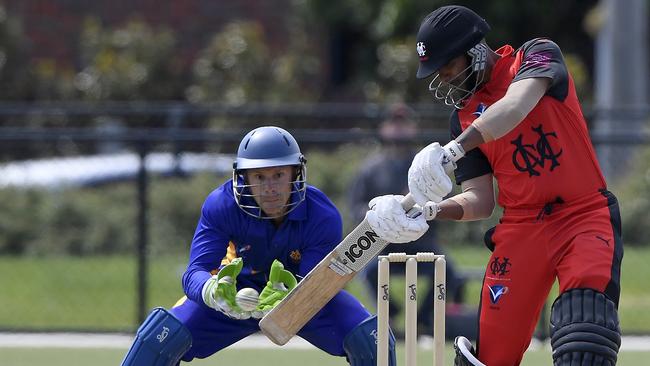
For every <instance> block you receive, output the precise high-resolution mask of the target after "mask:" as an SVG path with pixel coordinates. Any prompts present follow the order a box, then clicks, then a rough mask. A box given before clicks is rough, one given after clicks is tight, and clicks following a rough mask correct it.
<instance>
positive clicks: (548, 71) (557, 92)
mask: <svg viewBox="0 0 650 366" xmlns="http://www.w3.org/2000/svg"><path fill="white" fill-rule="evenodd" d="M519 50H520V51H522V52H523V53H524V56H523V61H522V62H521V65H520V66H519V70H518V71H517V74H516V75H515V78H514V79H513V80H512V82H515V81H518V80H522V79H528V78H549V79H551V86H550V87H549V88H548V90H547V91H546V95H548V96H550V97H553V98H555V99H557V100H559V101H563V100H564V99H565V98H566V97H567V95H568V93H569V73H568V71H567V68H566V64H565V63H564V57H562V51H560V47H558V45H557V44H555V42H553V41H551V40H548V39H544V38H536V39H533V40H531V41H528V42H526V43H524V45H523V46H521V48H520V49H519Z"/></svg>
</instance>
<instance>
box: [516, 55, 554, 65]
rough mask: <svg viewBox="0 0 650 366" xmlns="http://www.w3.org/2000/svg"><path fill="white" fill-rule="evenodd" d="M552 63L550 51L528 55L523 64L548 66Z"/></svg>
mask: <svg viewBox="0 0 650 366" xmlns="http://www.w3.org/2000/svg"><path fill="white" fill-rule="evenodd" d="M550 63H551V54H550V53H549V52H535V53H531V54H530V55H526V57H525V58H524V62H523V63H522V64H523V65H522V66H530V67H547V66H548V65H549V64H550Z"/></svg>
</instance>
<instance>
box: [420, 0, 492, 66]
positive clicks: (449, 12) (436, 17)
mask: <svg viewBox="0 0 650 366" xmlns="http://www.w3.org/2000/svg"><path fill="white" fill-rule="evenodd" d="M489 30H490V26H489V25H488V24H487V22H486V21H485V20H484V19H483V18H481V17H480V16H479V15H478V14H476V13H475V12H474V11H472V10H470V9H468V8H466V7H464V6H459V5H450V6H443V7H441V8H438V9H436V10H434V11H433V12H432V13H430V14H429V15H427V16H426V18H424V20H423V21H422V24H420V30H419V31H418V35H417V37H416V42H417V47H416V48H417V52H418V56H419V57H420V67H419V68H418V72H417V78H418V79H424V78H426V77H429V76H431V74H433V73H434V72H436V71H438V69H440V68H441V67H442V66H444V65H446V64H447V63H448V62H449V61H451V60H452V59H454V58H456V57H458V56H460V55H462V54H463V53H465V52H467V51H469V50H470V48H472V47H474V46H475V45H476V44H478V43H479V42H480V41H481V40H482V39H483V38H484V37H485V35H486V34H487V32H488V31H489Z"/></svg>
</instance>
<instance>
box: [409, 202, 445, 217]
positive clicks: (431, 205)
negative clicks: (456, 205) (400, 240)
mask: <svg viewBox="0 0 650 366" xmlns="http://www.w3.org/2000/svg"><path fill="white" fill-rule="evenodd" d="M413 209H416V210H419V211H420V212H421V213H422V216H424V219H425V220H427V221H431V220H433V219H435V218H436V216H438V212H440V205H438V204H437V203H435V202H433V201H429V202H427V203H426V204H425V205H424V207H420V205H417V204H416V205H415V206H413ZM413 209H411V211H409V215H414V213H413Z"/></svg>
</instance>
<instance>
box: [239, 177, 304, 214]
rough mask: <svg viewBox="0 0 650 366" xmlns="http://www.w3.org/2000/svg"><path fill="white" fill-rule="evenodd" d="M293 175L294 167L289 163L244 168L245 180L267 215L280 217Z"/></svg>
mask: <svg viewBox="0 0 650 366" xmlns="http://www.w3.org/2000/svg"><path fill="white" fill-rule="evenodd" d="M294 175H295V168H294V167H293V166H291V165H285V166H278V167H270V168H257V169H248V170H246V173H245V176H246V182H247V183H248V184H249V188H250V190H251V194H252V196H253V198H254V199H255V202H256V203H257V205H258V206H259V207H260V208H261V209H262V211H264V213H265V214H266V215H267V216H270V217H280V216H283V215H284V214H285V212H286V210H287V203H288V201H289V199H290V198H291V191H292V190H291V184H292V182H293V181H294V180H295V176H294Z"/></svg>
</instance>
